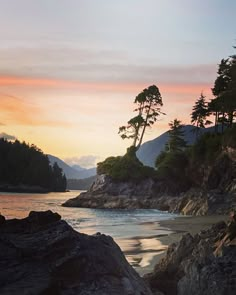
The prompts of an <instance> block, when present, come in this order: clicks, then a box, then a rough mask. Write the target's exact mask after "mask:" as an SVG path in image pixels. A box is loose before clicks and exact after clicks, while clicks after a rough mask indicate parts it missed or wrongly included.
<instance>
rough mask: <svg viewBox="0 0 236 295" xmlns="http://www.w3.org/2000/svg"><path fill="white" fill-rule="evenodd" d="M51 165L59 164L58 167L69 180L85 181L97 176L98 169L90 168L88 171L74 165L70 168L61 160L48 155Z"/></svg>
mask: <svg viewBox="0 0 236 295" xmlns="http://www.w3.org/2000/svg"><path fill="white" fill-rule="evenodd" d="M47 156H48V159H49V161H50V163H51V164H52V165H53V164H54V163H55V162H57V164H58V166H59V167H60V168H61V169H62V170H63V171H64V173H65V175H66V178H67V179H85V178H88V177H91V176H94V175H96V168H95V167H94V168H90V169H86V168H83V167H81V166H79V165H73V166H69V165H68V164H66V163H65V162H64V161H62V160H61V159H59V158H57V157H55V156H52V155H47Z"/></svg>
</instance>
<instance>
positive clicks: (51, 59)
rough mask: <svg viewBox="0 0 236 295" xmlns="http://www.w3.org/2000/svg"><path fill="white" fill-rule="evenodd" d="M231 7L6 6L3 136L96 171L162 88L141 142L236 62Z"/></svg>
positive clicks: (64, 0)
mask: <svg viewBox="0 0 236 295" xmlns="http://www.w3.org/2000/svg"><path fill="white" fill-rule="evenodd" d="M235 15H236V1H235V0H119V1H117V0H40V1H39V0H21V1H19V0H7V1H6V0H0V40H1V42H0V136H4V137H9V139H13V138H18V139H19V140H21V141H23V140H24V141H26V142H27V143H30V144H35V145H37V146H38V147H39V148H40V149H42V150H43V152H45V153H47V154H52V155H54V156H57V157H60V158H61V159H63V160H65V161H66V162H67V163H69V164H80V165H83V167H86V168H88V167H92V166H94V165H95V163H96V162H98V161H102V160H104V159H105V158H106V157H108V156H116V155H122V154H124V153H125V151H126V148H127V147H128V146H129V145H130V144H131V142H129V141H125V140H122V139H121V138H120V137H119V135H118V129H119V126H122V125H125V124H126V122H127V121H128V120H129V119H130V118H131V117H133V116H134V113H133V109H134V104H133V101H134V99H135V97H136V95H137V94H139V93H140V92H141V91H142V90H143V89H144V88H146V87H148V86H149V85H153V84H155V85H157V86H158V87H159V90H160V93H161V95H162V99H163V108H162V111H163V112H165V113H166V115H165V116H160V117H159V120H158V122H157V123H156V125H155V126H153V128H152V129H150V130H148V131H147V133H146V135H145V138H144V141H147V140H151V139H153V138H155V137H157V136H159V135H160V134H162V133H163V132H165V131H166V130H168V123H169V122H170V121H172V120H173V119H175V118H178V119H180V120H181V121H182V123H184V124H189V123H190V113H191V109H192V106H193V104H194V102H195V101H196V99H197V98H198V97H199V96H200V93H201V92H202V91H203V93H204V94H205V95H206V98H207V99H208V100H209V99H211V98H212V95H211V87H212V86H213V84H214V80H215V78H216V72H217V64H219V62H220V60H221V59H222V58H226V57H228V56H229V55H231V54H233V53H234V50H233V48H232V46H233V45H235V44H236V42H235V41H236V17H235Z"/></svg>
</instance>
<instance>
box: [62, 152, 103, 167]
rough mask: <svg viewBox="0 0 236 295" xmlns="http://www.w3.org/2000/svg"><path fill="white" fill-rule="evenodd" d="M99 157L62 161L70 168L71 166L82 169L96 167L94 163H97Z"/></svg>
mask: <svg viewBox="0 0 236 295" xmlns="http://www.w3.org/2000/svg"><path fill="white" fill-rule="evenodd" d="M99 158H100V157H98V156H95V155H87V156H82V157H71V158H66V159H64V161H65V162H66V163H67V164H68V165H70V166H72V165H79V166H81V167H83V168H92V167H95V166H96V163H97V162H98V160H99Z"/></svg>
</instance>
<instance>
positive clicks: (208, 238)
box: [145, 222, 236, 295]
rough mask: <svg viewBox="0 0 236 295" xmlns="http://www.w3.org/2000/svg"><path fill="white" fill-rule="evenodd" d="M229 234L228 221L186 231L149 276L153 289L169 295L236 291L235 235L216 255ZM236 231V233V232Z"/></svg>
mask: <svg viewBox="0 0 236 295" xmlns="http://www.w3.org/2000/svg"><path fill="white" fill-rule="evenodd" d="M226 233H227V227H226V224H225V223H224V222H219V223H217V224H216V225H214V226H213V227H212V228H211V229H209V230H206V231H201V232H200V233H199V234H197V235H195V236H194V237H192V236H191V235H190V234H186V235H184V236H183V237H182V239H181V241H180V242H179V243H178V244H172V245H170V246H169V248H168V251H167V254H166V256H165V257H164V258H163V259H162V260H161V261H160V263H159V264H157V265H156V267H155V269H154V272H153V273H151V274H148V275H146V276H145V279H146V280H147V282H148V283H149V284H150V286H151V288H152V291H154V292H155V290H161V291H162V292H163V293H164V294H167V295H177V294H178V295H190V294H191V295H234V294H236V240H235V238H234V239H233V240H232V241H231V242H229V243H228V244H227V245H224V246H223V247H222V248H221V251H220V252H219V253H218V254H219V255H218V256H217V257H216V256H215V255H214V250H215V249H216V245H217V244H218V242H219V241H220V240H221V239H222V237H223V236H224V235H225V234H226ZM235 234H236V232H235Z"/></svg>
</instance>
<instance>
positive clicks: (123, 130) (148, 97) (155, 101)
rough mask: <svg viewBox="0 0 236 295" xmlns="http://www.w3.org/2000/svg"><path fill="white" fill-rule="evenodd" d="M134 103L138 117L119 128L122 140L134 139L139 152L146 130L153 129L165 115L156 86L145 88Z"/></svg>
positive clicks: (134, 145) (134, 144)
mask: <svg viewBox="0 0 236 295" xmlns="http://www.w3.org/2000/svg"><path fill="white" fill-rule="evenodd" d="M134 103H135V105H136V108H135V109H134V111H135V112H136V113H137V115H136V116H134V117H133V118H131V119H130V120H129V121H128V122H127V125H125V126H121V127H120V128H119V134H120V136H121V138H122V139H126V138H128V139H130V138H132V139H133V144H132V146H133V147H134V148H135V151H137V150H138V149H139V148H140V146H141V144H142V141H143V136H144V133H145V131H146V128H147V127H151V126H152V125H153V124H154V123H155V122H156V121H157V118H158V117H159V116H160V115H161V114H164V113H163V112H161V107H162V105H163V103H162V97H161V94H160V91H159V89H158V87H157V86H156V85H152V86H149V87H148V88H145V89H144V90H143V91H142V92H141V93H139V94H138V95H137V96H136V98H135V100H134Z"/></svg>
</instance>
